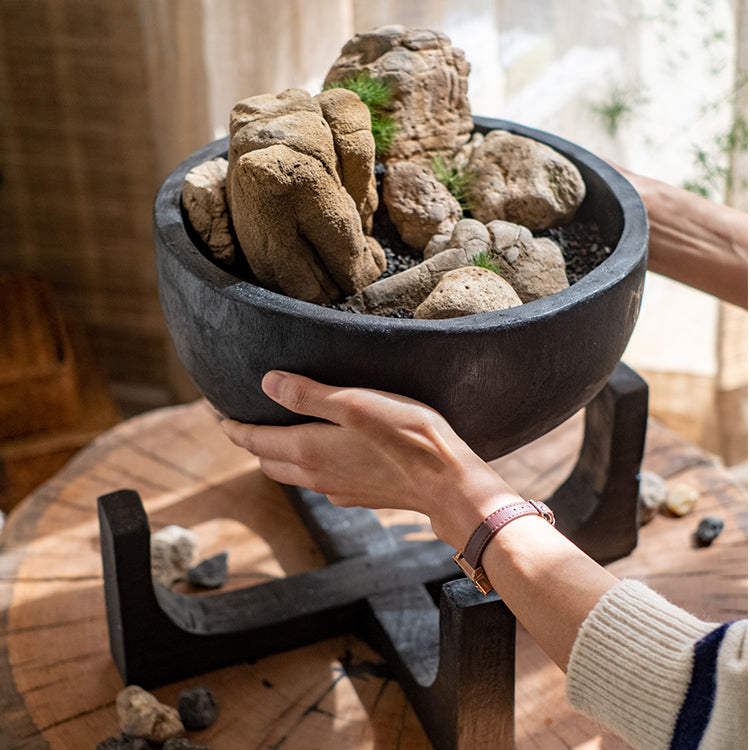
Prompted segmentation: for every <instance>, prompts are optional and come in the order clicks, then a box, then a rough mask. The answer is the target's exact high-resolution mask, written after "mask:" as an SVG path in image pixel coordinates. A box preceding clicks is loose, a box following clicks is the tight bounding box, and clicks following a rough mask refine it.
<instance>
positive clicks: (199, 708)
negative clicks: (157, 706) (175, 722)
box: [177, 687, 219, 729]
mask: <svg viewBox="0 0 750 750" xmlns="http://www.w3.org/2000/svg"><path fill="white" fill-rule="evenodd" d="M177 710H178V711H179V714H180V719H181V720H182V723H183V724H184V725H185V726H186V727H187V728H188V729H205V728H206V727H209V726H211V724H213V723H214V722H215V721H216V717H217V716H218V713H219V703H218V701H217V700H216V695H215V694H214V692H213V690H211V688H207V687H196V688H189V689H187V690H183V691H182V692H181V693H180V696H179V698H178V699H177Z"/></svg>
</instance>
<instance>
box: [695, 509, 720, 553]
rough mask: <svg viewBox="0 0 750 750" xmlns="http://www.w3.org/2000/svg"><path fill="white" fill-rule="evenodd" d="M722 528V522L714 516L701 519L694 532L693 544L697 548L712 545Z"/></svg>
mask: <svg viewBox="0 0 750 750" xmlns="http://www.w3.org/2000/svg"><path fill="white" fill-rule="evenodd" d="M723 528H724V521H722V520H721V518H716V516H706V517H705V518H703V519H701V522H700V523H699V524H698V528H697V529H696V530H695V543H696V544H697V545H698V546H699V547H708V546H709V545H710V544H712V543H713V541H714V539H716V537H717V536H719V534H721V531H722V529H723Z"/></svg>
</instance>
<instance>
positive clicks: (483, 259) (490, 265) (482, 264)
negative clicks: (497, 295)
mask: <svg viewBox="0 0 750 750" xmlns="http://www.w3.org/2000/svg"><path fill="white" fill-rule="evenodd" d="M471 262H472V265H475V266H477V267H479V268H486V269H487V270H488V271H492V273H496V274H497V275H498V276H502V275H503V270H504V269H503V264H502V263H501V262H500V260H499V258H498V257H497V256H496V255H493V254H492V253H490V252H488V251H486V250H485V251H484V252H481V253H477V255H475V256H474V257H473V258H472V261H471Z"/></svg>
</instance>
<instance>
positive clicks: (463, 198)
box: [432, 155, 474, 212]
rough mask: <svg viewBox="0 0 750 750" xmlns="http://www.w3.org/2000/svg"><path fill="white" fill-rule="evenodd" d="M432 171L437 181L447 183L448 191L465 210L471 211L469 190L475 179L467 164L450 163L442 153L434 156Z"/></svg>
mask: <svg viewBox="0 0 750 750" xmlns="http://www.w3.org/2000/svg"><path fill="white" fill-rule="evenodd" d="M432 171H433V173H434V175H435V177H436V178H437V181H438V182H440V183H442V184H443V185H445V187H446V188H447V189H448V192H449V193H450V194H451V195H452V196H453V197H454V198H455V199H456V200H457V201H458V203H459V205H460V206H461V209H462V210H463V211H464V212H466V211H471V200H470V199H469V190H470V188H471V183H472V181H473V180H474V172H472V171H471V170H470V169H469V168H468V167H467V166H466V165H465V164H463V165H461V164H459V163H458V162H455V161H454V162H453V163H449V162H448V161H446V159H445V157H443V156H440V155H437V156H433V157H432Z"/></svg>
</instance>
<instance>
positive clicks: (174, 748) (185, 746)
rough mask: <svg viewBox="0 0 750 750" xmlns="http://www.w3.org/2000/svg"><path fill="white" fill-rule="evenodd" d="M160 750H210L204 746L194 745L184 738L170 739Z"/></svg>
mask: <svg viewBox="0 0 750 750" xmlns="http://www.w3.org/2000/svg"><path fill="white" fill-rule="evenodd" d="M162 750H210V748H208V747H206V746H205V745H196V744H195V743H194V742H191V741H190V740H186V739H185V738H184V737H170V738H169V739H168V740H167V741H166V742H165V743H164V744H163V745H162Z"/></svg>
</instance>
